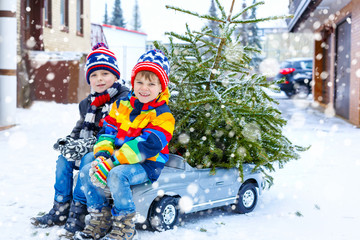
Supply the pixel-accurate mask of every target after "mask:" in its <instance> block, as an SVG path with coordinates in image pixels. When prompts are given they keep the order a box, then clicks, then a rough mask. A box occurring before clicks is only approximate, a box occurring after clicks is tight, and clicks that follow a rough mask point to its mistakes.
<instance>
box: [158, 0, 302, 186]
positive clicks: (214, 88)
mask: <svg viewBox="0 0 360 240" xmlns="http://www.w3.org/2000/svg"><path fill="white" fill-rule="evenodd" d="M215 2H216V5H217V8H218V9H219V10H220V13H221V14H220V17H214V16H211V15H200V14H198V13H196V12H192V11H189V10H184V9H180V8H177V7H174V6H166V7H167V8H168V9H173V10H176V11H180V12H183V13H186V14H190V15H193V16H196V17H199V18H202V19H205V20H211V21H216V22H217V23H218V26H219V28H220V32H219V33H218V34H217V33H214V32H213V31H212V30H211V29H210V28H209V27H207V26H205V27H203V28H202V29H201V31H192V30H191V29H190V27H189V25H186V32H185V34H183V35H181V34H177V33H175V32H170V33H167V35H168V36H169V40H170V47H169V48H166V47H165V46H163V45H161V44H160V43H158V42H155V46H156V47H157V48H160V49H161V50H162V51H164V53H165V54H166V55H167V56H168V57H169V59H170V62H171V75H170V82H171V84H170V91H171V94H172V98H171V102H170V108H171V110H172V112H173V114H174V116H175V118H176V127H175V132H174V136H173V140H172V142H171V148H170V151H172V152H174V153H178V154H181V155H183V156H184V157H185V159H186V161H187V162H188V163H189V164H190V165H192V166H193V167H197V168H212V170H213V172H214V171H216V168H217V167H225V168H231V167H237V168H238V169H239V170H240V172H241V173H242V170H243V167H242V166H243V164H244V163H252V164H254V165H255V169H259V170H261V171H262V172H263V173H264V174H265V177H266V180H267V181H268V182H269V183H270V185H271V184H272V181H273V179H272V177H271V176H270V175H269V174H270V172H272V171H275V168H274V164H278V165H279V166H280V167H283V165H284V164H285V163H286V162H288V161H290V160H292V159H298V158H299V157H300V156H299V151H304V150H305V149H306V148H304V147H301V146H297V145H294V144H293V143H292V142H291V141H290V140H289V139H288V138H287V137H286V136H284V135H283V133H282V130H283V127H284V126H285V125H286V120H285V119H284V118H282V116H281V112H280V111H279V110H278V108H277V104H278V102H277V101H276V100H274V99H273V98H271V97H270V96H269V95H268V94H267V93H266V92H265V91H264V88H274V85H273V83H271V82H269V81H267V80H266V77H265V76H262V75H258V74H252V69H251V67H250V66H249V64H250V62H251V59H252V58H251V56H253V55H254V54H255V53H259V50H258V49H257V48H255V47H252V46H249V45H242V42H241V40H240V38H241V36H239V35H238V36H234V32H235V30H236V29H237V28H238V27H239V25H241V24H249V23H256V22H260V21H266V20H272V19H278V18H285V17H286V16H278V17H269V18H259V19H243V18H241V16H242V15H243V14H245V13H247V12H248V11H250V10H251V9H252V8H255V7H257V6H259V5H260V4H263V2H258V3H255V4H253V5H251V6H248V7H246V8H244V9H242V10H241V11H240V12H239V13H237V14H233V13H232V11H233V6H234V3H235V0H233V1H232V5H231V8H230V11H229V13H228V14H226V12H225V11H224V8H223V6H222V5H221V4H220V1H219V0H215ZM174 38H176V39H178V40H181V43H179V41H176V43H175V41H174ZM210 38H217V39H219V43H218V44H215V43H214V42H212V41H209V39H210ZM275 88H276V87H275Z"/></svg>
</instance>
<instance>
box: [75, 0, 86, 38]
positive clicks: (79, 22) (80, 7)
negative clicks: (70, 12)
mask: <svg viewBox="0 0 360 240" xmlns="http://www.w3.org/2000/svg"><path fill="white" fill-rule="evenodd" d="M83 16H84V1H83V0H77V2H76V34H77V35H80V36H82V35H83V33H84V21H83Z"/></svg>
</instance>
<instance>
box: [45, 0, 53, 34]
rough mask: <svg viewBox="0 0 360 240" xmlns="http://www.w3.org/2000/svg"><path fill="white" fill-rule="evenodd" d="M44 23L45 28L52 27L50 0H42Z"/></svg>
mask: <svg viewBox="0 0 360 240" xmlns="http://www.w3.org/2000/svg"><path fill="white" fill-rule="evenodd" d="M44 21H45V24H44V25H45V27H48V28H51V27H52V0H44Z"/></svg>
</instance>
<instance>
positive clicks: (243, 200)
mask: <svg viewBox="0 0 360 240" xmlns="http://www.w3.org/2000/svg"><path fill="white" fill-rule="evenodd" d="M257 200H258V193H257V190H256V186H255V185H254V184H253V183H246V184H245V185H242V186H241V187H240V190H239V193H238V195H237V200H236V203H235V211H236V212H238V213H249V212H251V211H252V210H254V208H255V207H256V204H257Z"/></svg>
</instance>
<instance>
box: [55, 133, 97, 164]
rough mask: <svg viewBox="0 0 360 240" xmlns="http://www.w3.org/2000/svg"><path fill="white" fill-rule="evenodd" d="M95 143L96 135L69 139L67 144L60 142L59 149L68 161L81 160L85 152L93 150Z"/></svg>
mask: <svg viewBox="0 0 360 240" xmlns="http://www.w3.org/2000/svg"><path fill="white" fill-rule="evenodd" d="M60 143H61V142H60ZM95 143H96V137H91V138H87V139H84V138H79V139H68V140H67V141H66V143H65V144H59V145H58V146H59V147H58V149H57V150H59V151H60V153H61V155H63V156H64V157H65V158H66V159H67V160H68V161H80V160H81V158H82V157H83V156H84V155H85V154H87V153H88V152H91V151H92V149H93V146H94V144H95ZM54 148H55V145H54Z"/></svg>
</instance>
